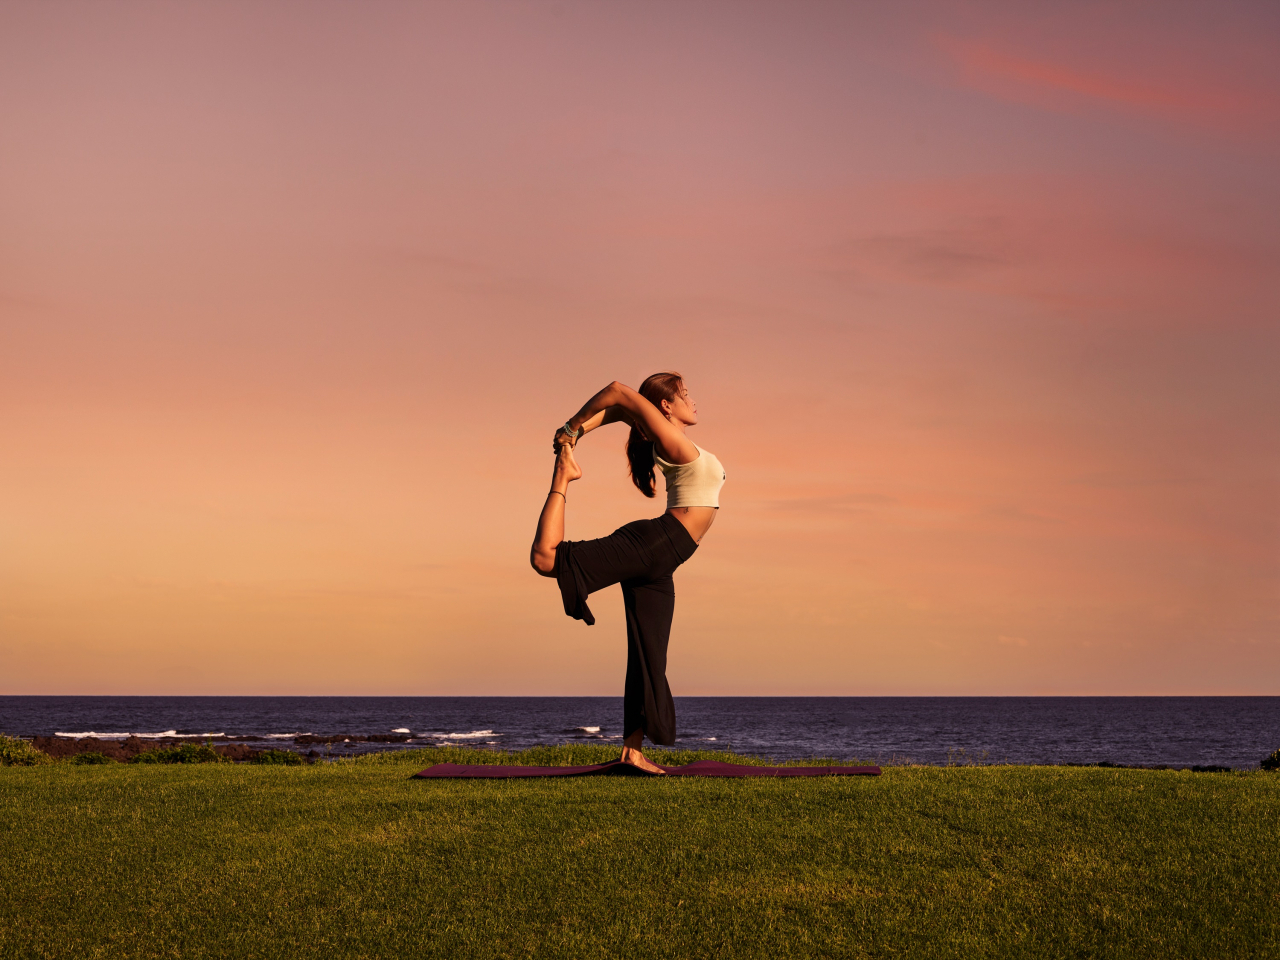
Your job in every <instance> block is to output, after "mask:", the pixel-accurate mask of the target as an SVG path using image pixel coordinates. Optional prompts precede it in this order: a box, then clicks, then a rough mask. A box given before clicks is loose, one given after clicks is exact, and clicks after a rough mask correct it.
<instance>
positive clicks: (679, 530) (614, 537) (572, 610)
mask: <svg viewBox="0 0 1280 960" xmlns="http://www.w3.org/2000/svg"><path fill="white" fill-rule="evenodd" d="M697 549H698V544H697V542H696V541H695V540H694V539H693V537H691V536H689V531H688V530H686V529H685V528H684V524H683V523H681V522H680V521H679V520H677V519H676V518H675V517H673V516H672V515H671V514H669V513H664V514H663V515H662V516H660V517H658V518H657V519H654V520H636V521H635V522H633V523H628V524H627V525H626V526H623V527H619V528H618V529H617V530H615V531H614V532H613V533H611V534H609V536H607V537H601V538H600V539H599V540H565V541H562V542H561V544H560V545H559V546H558V547H556V565H555V576H556V581H557V583H559V585H560V596H561V598H562V599H563V600H564V612H565V613H567V614H568V615H569V616H571V617H573V618H574V619H576V620H584V621H586V622H587V623H588V624H593V623H595V622H596V618H595V617H594V616H593V615H592V613H591V608H590V607H588V606H587V597H588V596H589V595H591V594H593V593H595V592H596V591H597V590H602V589H603V588H605V587H608V586H611V585H612V584H615V583H620V584H622V602H623V605H624V606H625V608H626V611H627V680H626V685H625V686H624V687H623V698H622V704H623V706H622V714H623V717H622V727H623V736H624V737H625V736H630V735H631V734H632V733H634V732H635V731H637V730H643V731H644V733H645V736H647V737H648V738H649V739H650V740H652V741H653V742H654V743H660V744H664V745H666V746H671V745H672V744H674V743H675V742H676V705H675V702H674V701H673V700H672V699H671V688H670V687H669V686H668V685H667V642H668V641H669V640H670V639H671V617H672V615H673V614H674V613H675V608H676V587H675V581H674V580H673V579H672V577H671V575H672V574H673V573H675V570H676V567H678V566H680V564H682V563H684V562H685V561H686V560H688V559H689V558H690V557H691V556H693V551H695V550H697Z"/></svg>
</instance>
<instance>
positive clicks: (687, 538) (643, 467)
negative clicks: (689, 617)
mask: <svg viewBox="0 0 1280 960" xmlns="http://www.w3.org/2000/svg"><path fill="white" fill-rule="evenodd" d="M618 421H622V422H624V423H628V424H630V425H631V435H630V437H628V439H627V460H628V461H629V462H630V465H631V479H632V481H633V482H634V483H635V485H636V486H637V487H638V488H639V489H640V492H641V493H643V494H644V495H645V496H646V497H652V496H653V495H654V468H655V467H657V469H659V470H661V471H662V473H663V476H664V477H665V478H666V483H667V511H666V513H664V514H663V515H662V516H660V517H657V518H655V519H653V520H636V521H633V522H632V523H628V524H626V525H625V526H623V527H619V528H618V529H617V530H615V531H614V532H613V533H611V534H609V536H607V537H602V538H600V539H599V540H566V539H565V538H564V512H565V507H566V505H567V504H568V490H569V484H570V483H571V482H572V481H574V480H577V479H578V478H579V477H581V476H582V469H581V468H580V467H579V466H578V463H577V461H576V460H574V457H573V448H574V445H575V444H577V442H578V440H579V439H581V437H582V435H583V434H586V433H590V432H591V431H592V430H594V429H596V427H601V426H604V425H605V424H606V423H616V422H618ZM697 422H698V408H697V407H696V406H695V405H694V403H693V401H692V400H691V399H690V398H689V391H688V390H686V389H685V385H684V381H683V380H682V379H681V377H680V375H679V374H678V373H655V374H654V375H653V376H651V377H649V378H648V379H647V380H645V382H644V383H642V384H641V385H640V390H639V391H635V390H632V389H631V388H630V387H628V386H626V385H624V384H621V383H618V382H617V381H614V382H613V383H611V384H609V386H607V387H605V388H604V389H603V390H601V391H600V392H599V393H597V394H596V395H595V396H594V397H592V398H591V399H590V400H588V401H587V402H586V404H584V405H583V407H582V409H581V410H579V411H578V412H577V413H575V414H574V415H573V416H572V417H570V418H569V419H568V421H566V423H565V425H564V426H563V427H561V428H560V429H559V430H557V431H556V435H555V439H554V440H553V441H552V447H553V448H554V450H555V454H556V465H555V470H554V472H553V473H552V475H551V491H550V492H549V493H548V494H547V502H546V503H545V504H544V505H543V507H542V515H541V516H540V517H539V518H538V533H537V536H536V537H535V538H534V541H533V550H532V551H531V553H530V557H529V559H530V562H531V563H532V564H533V568H534V569H535V570H537V571H538V573H540V574H542V575H543V576H544V577H555V578H556V581H557V583H558V584H559V586H560V596H561V599H562V600H563V601H564V612H565V613H567V614H568V615H569V616H571V617H574V618H576V619H578V620H583V621H586V623H588V624H593V623H595V622H596V620H595V617H594V616H592V614H591V609H590V608H589V607H588V606H587V597H588V595H590V594H592V593H595V592H596V591H597V590H600V589H603V588H604V587H607V586H610V585H611V584H615V583H620V584H622V600H623V605H624V607H625V608H626V614H627V679H626V683H625V685H624V687H623V746H622V760H623V762H624V763H630V764H633V765H634V766H637V767H640V768H641V769H643V770H648V771H649V772H650V773H662V772H664V771H663V770H662V768H661V767H659V766H657V765H656V764H654V763H653V762H651V761H649V760H646V759H645V757H644V754H643V753H642V752H641V750H640V745H641V742H642V741H643V739H644V737H645V736H646V735H647V736H648V737H649V739H650V740H651V741H652V742H653V743H659V744H664V745H666V746H670V745H671V744H674V743H675V742H676V713H675V703H674V702H673V701H672V699H671V689H670V687H668V686H667V641H668V640H669V639H670V636H671V617H672V614H673V613H674V612H675V603H676V591H675V584H674V582H673V581H672V579H671V575H672V574H673V573H674V572H675V569H676V567H678V566H680V564H682V563H684V561H686V560H688V559H689V558H690V557H691V556H693V552H694V551H695V550H696V549H698V544H699V543H701V542H702V538H703V537H704V536H706V534H707V531H708V530H710V529H711V523H712V521H714V520H715V518H716V510H718V509H719V506H720V488H721V487H722V486H723V485H724V480H725V474H724V468H723V467H722V466H721V465H720V461H719V460H717V459H716V458H715V455H714V454H712V453H710V452H708V451H706V450H703V449H701V448H700V447H698V446H697V445H696V444H695V443H694V442H693V441H692V440H690V439H689V438H688V437H686V436H685V430H686V429H687V428H688V427H692V426H693V425H694V424H696V423H697Z"/></svg>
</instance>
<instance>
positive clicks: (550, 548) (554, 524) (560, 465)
mask: <svg viewBox="0 0 1280 960" xmlns="http://www.w3.org/2000/svg"><path fill="white" fill-rule="evenodd" d="M580 476H582V468H581V467H580V466H578V461H576V460H575V459H573V447H571V446H570V445H569V444H567V443H565V444H561V446H560V449H559V451H557V453H556V465H555V469H554V470H553V471H552V473H551V491H550V492H549V493H548V494H547V502H546V503H544V504H543V505H542V515H541V516H539V517H538V532H537V533H536V534H535V535H534V538H533V549H532V550H530V552H529V562H530V563H531V564H533V569H535V570H537V571H538V573H540V574H542V575H543V576H544V577H551V576H554V575H555V568H556V547H558V546H560V541H561V540H563V539H564V510H565V505H566V504H567V503H568V500H569V496H568V494H569V484H570V483H572V482H573V481H574V480H577V479H578V478H579V477H580Z"/></svg>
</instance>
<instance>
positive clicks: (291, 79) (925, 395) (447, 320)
mask: <svg viewBox="0 0 1280 960" xmlns="http://www.w3.org/2000/svg"><path fill="white" fill-rule="evenodd" d="M1278 44H1280V7H1277V6H1276V5H1274V4H1271V3H1264V2H1258V3H1244V2H1239V3H1221V4H1203V3H1199V4H1180V3H1174V2H1161V3H1151V4H1140V3H1139V4H1124V5H1117V4H1097V5H1092V4H1088V3H1073V4H1054V5H1049V4H1034V5H1033V4H997V3H937V4H933V3H899V4H846V3H835V2H830V3H828V2H799V3H796V2H786V3H768V4H758V3H748V2H744V0H733V2H726V3H712V2H699V3H648V2H645V3H641V2H619V3H608V4H600V3H566V2H542V3H536V2H535V3H481V2H476V3H471V2H468V3H446V2H439V3H431V4H420V3H393V2H381V3H377V4H350V3H324V2H320V0H308V2H305V3H301V2H299V3H286V2H268V3H255V4H247V3H246V4H228V3H195V2H193V3H184V4H171V3H134V2H121V3H114V4H98V3H89V2H84V3H72V2H67V3H46V2H12V0H10V2H4V3H2V4H0V693H3V694H352V695H355V694H367V695H377V694H398V695H416V694H421V695H449V694H452V695H466V694H513V695H578V694H582V695H586V694H592V695H614V694H619V693H620V692H621V687H622V675H623V671H624V669H625V662H626V649H625V630H624V626H623V620H622V612H621V600H620V594H619V592H618V590H617V588H611V589H610V591H609V592H607V593H605V594H603V595H601V596H598V597H597V598H596V599H594V600H593V601H592V609H593V610H594V611H595V612H596V615H597V617H598V622H597V624H596V625H595V626H593V627H587V626H585V625H584V624H582V623H581V622H579V621H575V620H571V619H569V618H568V617H566V616H564V614H563V610H562V608H561V605H560V599H559V595H558V593H557V591H556V588H555V585H554V581H550V580H546V579H543V578H541V577H539V576H537V575H536V574H535V573H534V572H533V571H532V570H531V569H530V567H529V564H528V551H529V545H530V542H531V540H532V536H533V531H534V527H535V523H536V518H537V514H538V511H539V509H540V508H541V505H542V502H543V499H544V497H545V496H546V489H547V485H548V481H549V478H550V471H551V459H552V458H551V453H550V446H549V441H550V438H551V435H552V433H553V431H554V429H555V428H556V426H558V425H559V424H560V423H562V422H563V421H564V420H565V418H566V417H568V416H569V415H571V414H572V413H574V412H575V411H576V410H577V408H578V407H579V406H580V405H581V404H582V403H583V402H584V401H585V400H586V399H587V398H588V397H589V396H590V395H592V394H593V393H594V392H595V391H596V390H598V389H599V388H601V387H603V386H604V385H605V384H607V383H609V382H610V381H612V380H615V379H617V380H620V381H622V382H624V383H628V384H630V385H632V386H638V385H639V383H640V381H641V380H642V379H643V378H644V377H645V376H647V375H648V374H650V373H653V372H655V371H659V370H677V371H680V372H681V373H682V374H683V375H684V376H685V378H686V382H687V385H688V387H689V390H690V393H691V395H692V397H693V398H694V400H695V401H696V403H697V405H698V410H699V417H700V422H699V423H698V425H697V426H696V427H694V428H692V429H691V431H690V435H691V437H692V438H693V439H694V440H695V441H696V442H697V443H699V444H700V445H701V446H703V447H705V448H707V449H709V450H712V451H714V453H715V454H716V455H717V456H718V457H719V458H720V460H721V461H722V462H723V463H724V464H725V467H726V471H727V473H728V482H727V483H726V485H725V487H724V490H723V491H722V495H721V508H722V509H721V512H720V515H719V516H718V518H717V521H716V524H715V527H714V528H713V530H712V531H711V533H710V534H709V535H708V537H707V538H706V540H704V542H703V544H702V546H701V547H700V548H699V550H698V552H697V554H696V555H695V556H694V558H693V559H692V560H691V561H690V562H689V563H687V564H685V566H683V567H682V568H681V570H680V571H679V573H678V575H677V579H676V582H677V597H678V600H677V606H676V619H675V626H674V628H673V632H672V641H671V649H670V662H669V670H668V676H669V679H670V682H671V685H672V688H673V690H674V692H675V693H676V695H677V696H680V695H722V694H723V695H729V694H736V695H784V694H785V695H1042V694H1063V695H1085V694H1125V695H1146V694H1152V695H1156V694H1158V695H1174V694H1187V695H1210V694H1277V693H1280V687H1278V686H1277V683H1278V681H1277V677H1280V509H1278V508H1280V377H1277V376H1276V375H1275V370H1276V368H1277V360H1278V359H1280V269H1277V267H1278V266H1280V216H1278V214H1280V178H1277V176H1276V170H1277V165H1278V163H1280V58H1278V57H1276V56H1275V50H1276V49H1277V47H1278ZM624 442H625V433H624V431H623V428H622V427H620V426H614V427H610V428H606V429H603V430H601V431H599V432H598V433H593V434H592V435H591V436H589V437H587V438H586V439H585V440H584V441H583V442H582V443H581V444H580V446H579V448H578V450H579V460H580V462H581V464H582V466H583V468H584V471H585V476H584V477H583V479H582V480H580V481H578V482H576V483H575V484H573V486H572V487H571V488H570V492H569V497H568V501H569V503H568V522H567V535H568V536H569V537H570V538H571V539H589V538H593V537H598V536H603V535H605V534H607V533H609V532H610V531H612V530H614V529H615V528H616V527H618V526H620V525H621V524H623V523H626V522H628V521H630V520H634V519H637V518H639V517H646V516H656V515H658V514H659V513H660V512H661V510H662V501H661V499H658V500H657V501H647V500H645V498H644V497H643V496H641V495H640V494H639V493H638V492H637V491H636V490H635V489H634V488H633V487H632V486H631V485H630V483H629V481H628V478H627V474H626V461H625V458H624V455H623V452H622V448H623V444H624ZM661 496H662V495H661V492H659V498H661Z"/></svg>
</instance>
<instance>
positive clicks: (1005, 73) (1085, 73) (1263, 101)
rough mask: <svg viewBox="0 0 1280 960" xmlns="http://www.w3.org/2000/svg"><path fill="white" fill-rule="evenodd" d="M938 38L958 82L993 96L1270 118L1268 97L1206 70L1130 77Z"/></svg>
mask: <svg viewBox="0 0 1280 960" xmlns="http://www.w3.org/2000/svg"><path fill="white" fill-rule="evenodd" d="M936 42H937V44H938V46H939V47H941V48H942V49H943V50H944V51H945V52H946V53H947V54H949V55H950V56H951V58H952V59H953V61H954V62H955V64H956V65H957V66H958V67H959V68H960V74H961V78H962V80H963V82H964V83H965V84H966V85H968V86H970V87H972V88H974V89H977V90H982V91H983V92H985V93H988V94H991V95H992V96H996V97H1000V98H1002V99H1006V100H1012V101H1015V102H1018V103H1030V104H1032V105H1035V106H1040V107H1044V108H1047V109H1054V110H1062V111H1067V112H1074V111H1076V110H1079V109H1081V108H1082V107H1086V106H1094V105H1099V104H1102V105H1107V106H1111V107H1118V108H1121V109H1125V110H1129V111H1134V112H1139V113H1145V114H1149V115H1152V116H1158V117H1163V118H1165V119H1171V120H1176V121H1179V122H1183V123H1193V124H1197V125H1202V126H1211V127H1215V128H1219V129H1220V128H1224V127H1226V128H1231V129H1236V130H1241V131H1248V130H1250V129H1256V128H1257V127H1259V126H1261V125H1264V124H1268V123H1274V121H1275V119H1276V116H1277V110H1276V106H1277V104H1276V101H1275V98H1274V97H1266V98H1263V97H1259V96H1258V95H1256V94H1246V93H1243V92H1241V91H1237V90H1231V89H1228V88H1226V87H1225V86H1224V85H1222V84H1221V83H1219V82H1217V81H1215V80H1212V79H1210V78H1205V77H1188V75H1187V71H1186V70H1185V69H1183V68H1182V66H1181V65H1175V66H1178V69H1177V70H1176V71H1173V70H1170V71H1168V72H1169V73H1174V72H1176V73H1177V74H1178V76H1177V79H1171V78H1170V77H1169V76H1164V77H1160V78H1158V79H1150V78H1147V77H1143V78H1141V79H1135V78H1132V77H1126V76H1123V75H1121V73H1120V72H1118V71H1115V72H1112V71H1100V70H1089V69H1082V68H1078V67H1075V66H1071V65H1068V64H1064V63H1060V62H1054V61H1051V60H1046V59H1040V58H1031V57H1025V56H1017V55H1014V54H1011V53H1008V52H1005V51H1003V50H1000V49H997V48H996V47H995V46H993V45H991V44H990V43H986V42H983V41H977V40H962V39H957V38H954V37H939V38H937V41H936Z"/></svg>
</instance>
